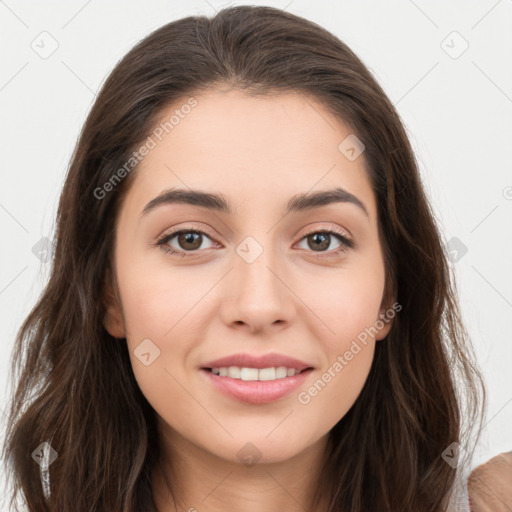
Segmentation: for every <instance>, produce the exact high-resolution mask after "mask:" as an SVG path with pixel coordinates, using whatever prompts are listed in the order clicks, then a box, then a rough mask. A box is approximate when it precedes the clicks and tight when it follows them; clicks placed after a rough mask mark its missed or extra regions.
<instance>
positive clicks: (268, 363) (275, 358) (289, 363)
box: [202, 353, 313, 371]
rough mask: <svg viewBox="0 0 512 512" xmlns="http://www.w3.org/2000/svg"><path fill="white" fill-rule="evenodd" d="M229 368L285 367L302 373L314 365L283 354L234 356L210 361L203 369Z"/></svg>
mask: <svg viewBox="0 0 512 512" xmlns="http://www.w3.org/2000/svg"><path fill="white" fill-rule="evenodd" d="M229 366H238V367H244V368H259V369H263V368H272V367H279V366H285V367H287V368H294V369H295V370H298V371H302V370H305V369H307V368H313V365H312V364H309V363H306V362H304V361H300V360H299V359H295V358H294V357H290V356H286V355H283V354H275V353H272V354H264V355H262V356H253V355H251V354H234V355H231V356H227V357H222V358H220V359H215V360H214V361H209V362H208V363H206V364H205V365H204V366H202V368H203V369H212V368H221V367H229Z"/></svg>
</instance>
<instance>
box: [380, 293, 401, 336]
mask: <svg viewBox="0 0 512 512" xmlns="http://www.w3.org/2000/svg"><path fill="white" fill-rule="evenodd" d="M401 309H402V305H401V304H399V303H398V302H394V303H393V304H392V305H390V306H389V307H387V308H381V310H380V312H379V318H378V319H377V320H376V321H375V327H376V328H377V329H378V333H377V334H376V335H375V340H382V339H384V338H385V337H386V336H387V335H388V334H389V331H390V330H391V327H392V326H393V323H394V318H395V316H396V315H397V313H398V312H399V311H400V310H401Z"/></svg>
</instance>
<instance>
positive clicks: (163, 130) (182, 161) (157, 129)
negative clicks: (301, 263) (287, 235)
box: [130, 90, 374, 210]
mask: <svg viewBox="0 0 512 512" xmlns="http://www.w3.org/2000/svg"><path fill="white" fill-rule="evenodd" d="M193 99H194V103H192V102H190V101H189V100H190V97H184V98H183V99H181V100H179V101H176V102H174V103H173V104H172V105H170V106H168V107H166V108H165V109H164V110H162V111H161V112H160V113H159V116H158V117H157V121H156V123H155V125H154V128H153V131H152V133H151V134H150V137H151V138H152V140H153V143H154V147H153V148H152V149H151V150H150V151H149V154H147V155H146V156H145V157H144V159H143V160H142V162H141V163H140V164H139V166H138V168H137V172H136V174H137V176H136V177H135V182H134V184H133V186H132V189H133V190H131V191H130V192H131V194H132V196H135V197H132V199H137V200H138V202H139V203H140V202H142V201H145V200H146V201H147V200H149V199H151V198H152V197H153V196H156V195H157V194H159V193H160V192H161V191H162V190H163V189H165V188H170V187H178V186H179V187H180V188H192V189H201V190H205V191H220V192H222V193H224V195H225V196H226V197H229V198H231V199H232V200H233V201H234V202H235V204H238V203H240V202H245V201H252V200H254V201H256V198H259V199H260V200H261V199H263V198H265V199H269V200H270V199H272V198H275V199H276V200H278V199H279V200H280V201H281V198H282V196H283V194H284V195H286V201H287V200H288V199H289V197H291V196H293V195H295V194H298V193H304V192H307V191H314V190H315V189H322V190H325V189H332V188H335V187H339V186H341V187H344V188H345V189H347V190H348V191H349V192H352V193H354V194H357V195H358V196H359V197H360V198H361V199H363V201H364V202H365V203H366V204H368V203H370V204H369V210H372V208H373V204H372V203H373V202H374V198H373V192H372V190H371V185H370V182H369V180H368V177H367V173H366V170H365V167H364V166H365V163H364V153H363V154H362V155H361V156H360V157H359V158H356V159H355V160H350V159H348V158H347V157H346V156H345V154H344V153H343V152H342V151H340V143H342V142H343V141H344V140H346V139H347V137H350V136H352V132H351V130H350V128H349V127H348V126H346V125H345V124H344V123H343V122H342V121H341V120H340V119H338V118H336V117H334V116H333V115H332V114H330V113H329V112H328V111H327V110H326V109H325V108H324V107H323V106H322V105H321V104H320V103H319V102H317V101H316V100H315V99H313V98H311V97H309V96H304V95H302V94H299V93H295V92H289V93H279V94H274V95H267V96H251V95H249V94H247V93H245V92H243V91H239V90H229V91H209V92H204V93H200V94H196V95H193ZM187 105H194V106H193V107H189V106H187ZM184 106H187V108H184ZM150 196H151V197H150ZM361 196H363V197H361Z"/></svg>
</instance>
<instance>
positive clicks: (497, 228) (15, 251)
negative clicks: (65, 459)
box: [0, 0, 512, 480]
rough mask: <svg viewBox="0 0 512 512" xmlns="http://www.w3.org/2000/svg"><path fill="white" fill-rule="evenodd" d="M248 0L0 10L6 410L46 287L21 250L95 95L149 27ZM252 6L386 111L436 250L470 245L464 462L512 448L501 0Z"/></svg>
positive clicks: (36, 227)
mask: <svg viewBox="0 0 512 512" xmlns="http://www.w3.org/2000/svg"><path fill="white" fill-rule="evenodd" d="M245 3H248V2H236V1H233V2H219V1H215V0H208V1H206V0H195V1H190V2H184V1H170V2H164V1H157V0H153V1H146V2H141V1H139V2H136V1H133V0H132V1H123V2H121V1H110V2H100V1H99V0H89V1H86V0H80V1H67V2H63V1H62V2H49V1H46V2H35V1H32V2H21V1H17V0H5V1H0V53H1V59H2V60H1V63H2V65H1V68H0V109H1V118H0V119H1V121H0V130H1V131H0V140H1V141H2V152H1V156H2V159H1V162H0V169H1V171H0V180H1V181H0V227H1V237H2V249H1V258H2V260H1V265H0V311H1V322H0V342H1V346H2V347H3V349H2V354H1V356H0V373H1V378H2V379H3V380H2V381H1V385H2V391H1V392H0V407H1V408H5V403H6V399H7V391H6V386H7V369H8V366H9V356H10V351H11V348H12V343H13V339H14V336H15V334H16V331H17V329H18V328H19V326H20V325H21V322H22V320H23V318H24V317H25V316H26V314H27V313H28V312H29V310H30V308H31V307H32V306H33V304H34V303H35V300H36V298H37V296H38V294H39V293H40V291H41V290H42V287H43V284H44V283H45V280H46V279H47V277H48V269H49V263H44V261H42V260H41V259H39V258H38V257H36V255H35V254H34V253H33V251H32V248H33V247H34V245H36V244H37V243H38V242H39V241H40V240H41V238H43V237H48V238H49V239H51V238H52V236H53V229H54V217H55V213H56V208H57V200H58V197H59V194H60V190H61V187H62V184H63V177H64V174H65V171H66V168H67V165H68V162H69V159H70V156H71V153H72V150H73V147H74V144H75V142H76V140H77V137H78V134H79V131H80V129H81V127H82V124H83V122H84V120H85V117H86V114H87V113H88V111H89V109H90V107H91V105H92V103H93V100H94V97H95V93H96V92H97V91H98V89H99V87H100V85H101V84H102V82H103V80H104V79H105V77H106V76H107V75H108V73H109V72H110V71H111V70H112V68H113V67H114V65H115V64H116V62H117V61H118V60H119V59H120V58H121V57H122V56H123V55H124V54H125V53H126V52H127V51H128V50H129V49H130V48H131V47H132V46H133V45H134V44H135V43H136V42H137V41H139V40H140V39H141V38H143V37H144V36H146V35H147V34H149V33H150V32H151V31H153V30H154V29H156V28H158V27H160V26H162V25H164V24H166V23H168V22H169V21H172V20H175V19H177V18H181V17H184V16H188V15H194V14H206V15H212V14H214V13H215V11H216V10H219V9H220V8H222V7H225V6H228V5H235V4H239V5H243V4H245ZM253 3H255V4H261V5H272V6H275V7H279V8H283V9H286V10H288V11H289V12H292V13H294V14H298V15H300V16H303V17H306V18H308V19H310V20H312V21H315V22H317V23H318V24H320V25H322V26H323V27H325V28H327V29H328V30H330V31H332V32H333V33H334V34H336V35H337V36H338V37H340V38H341V39H342V40H343V41H345V42H346V43H347V44H348V45H349V46H350V47H351V48H352V49H353V50H354V51H355V52H356V53H357V54H358V55H359V57H360V58H361V59H362V60H363V61H364V62H365V63H366V65H367V66H368V67H369V68H370V70H371V71H372V72H373V73H374V75H375V76H376V78H377V79H378V80H379V82H380V83H381V85H382V86H383V88H384V90H385V91H386V93H387V94H388V95H389V97H390V98H391V100H392V101H393V103H394V104H395V105H396V107H397V109H398V111H399V113H400V115H401V116H402V119H403V121H404V123H405V125H406V128H407V130H408V133H409V136H410V138H411V141H412V144H413V147H414V148H415V150H416V153H417V157H418V160H419V163H420V167H421V171H422V175H423V178H424V181H425V185H426V187H427V191H428V193H429V195H430V197H431V199H432V201H433V205H434V208H435V211H436V213H437V216H438V218H439V221H440V223H441V226H442V229H443V232H444V236H445V239H446V241H448V240H452V239H453V237H455V238H456V239H457V240H456V241H455V242H454V241H453V240H452V242H451V244H452V245H453V244H455V245H453V247H456V246H458V247H459V248H460V247H463V246H465V247H466V248H467V253H465V254H464V253H463V252H464V251H462V252H461V251H459V253H458V255H455V253H454V258H455V259H457V260H458V261H456V262H453V267H454V269H455V272H456V276H457V279H458V285H459V294H460V298H461V303H462V308H463V314H464V319H465V321H466V323H467V326H468V329H469V331H470V334H471V336H472V339H473V342H474V344H475V347H476V351H477V356H478V359H479V362H480V364H481V367H482V369H483V372H484V375H485V378H486V382H487V388H488V391H489V407H488V413H487V420H486V421H487V426H486V432H485V435H484V437H483V439H482V442H481V443H480V446H479V448H478V450H477V453H476V455H475V458H474V460H473V466H476V465H477V464H479V463H481V462H483V461H485V460H487V459H489V458H490V457H491V456H493V455H495V454H497V453H500V452H503V451H510V450H512V434H511V432H512V429H511V428H510V425H511V424H512V368H511V363H512V343H511V341H512V340H511V335H510V326H511V318H512V272H511V262H512V230H511V225H512V222H511V221H512V159H511V152H512V150H511V147H512V143H511V141H512V66H511V62H512V30H511V27H512V0H500V1H496V0H485V1H479V2H477V1H452V2H450V3H447V2H427V1H420V0H415V1H413V0H400V1H398V0H394V1H387V2H382V1H378V0H373V1H367V2H358V1H355V0H350V1H342V2H334V1H327V0H316V1H315V2H306V1H305V0H292V1H290V0H279V1H266V2H253ZM43 32H47V33H48V34H50V35H48V34H42V35H41V33H43ZM454 32H456V33H454ZM53 40H54V41H53ZM57 44H58V48H57V49H56V51H55V52H54V53H53V54H51V55H50V56H48V55H46V54H44V52H49V51H50V50H52V45H57ZM466 45H469V46H468V47H467V49H466V50H465V51H463V50H464V49H465V47H466ZM38 52H39V53H38ZM42 57H47V58H42ZM457 244H458V245H457ZM462 244H463V245H462ZM461 256H462V257H461ZM0 416H1V418H2V421H3V422H5V418H4V416H3V415H2V414H0ZM2 432H3V428H2ZM34 448H35V447H34ZM2 480H3V478H2Z"/></svg>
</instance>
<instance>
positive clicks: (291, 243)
mask: <svg viewBox="0 0 512 512" xmlns="http://www.w3.org/2000/svg"><path fill="white" fill-rule="evenodd" d="M195 100H196V101H197V103H194V102H191V103H187V99H185V100H183V102H182V103H176V104H174V105H173V106H172V107H170V108H168V109H167V110H166V111H165V112H163V113H162V116H161V120H162V123H165V122H166V121H169V119H170V118H171V116H172V115H174V118H173V121H172V122H171V124H167V125H166V128H165V129H162V127H161V126H160V128H159V127H158V126H157V127H155V131H154V132H153V133H152V134H151V140H152V142H150V140H149V139H148V141H147V147H148V148H149V149H148V154H147V155H146V156H145V157H144V158H143V160H142V162H141V163H140V165H139V168H138V169H137V171H133V172H136V173H137V174H136V176H135V180H134V182H133V184H132V186H131V188H130V189H129V192H128V194H127V196H126V197H125V200H124V202H123V204H122V207H121V210H120V212H119V214H118V219H117V221H118V222H117V227H116V240H115V273H116V278H117V283H118V294H119V299H120V300H119V307H117V305H116V303H112V304H110V306H109V307H108V312H107V316H106V319H105V325H106V327H107V329H108V330H109V332H110V333H111V334H113V335H114V336H116V337H126V340H127V343H128V347H129V352H130V358H131V363H132V366H133V372H134V374H135V377H136V379H137V382H138V384H139V386H140V389H141V390H142V392H143V394H144V395H145V396H146V398H147V400H148V401H149V403H150V404H151V405H152V407H153V408H154V410H155V411H156V413H157V415H158V419H159V425H160V428H161V429H163V434H164V435H165V436H166V437H167V439H169V440H171V442H179V443H182V444H183V443H184V444H188V445H189V446H191V445H193V446H194V448H199V449H200V450H204V451H206V452H208V453H209V454H210V455H215V456H218V457H221V458H223V459H225V460H229V461H233V462H244V461H247V460H249V459H251V460H253V461H254V462H256V461H258V460H259V461H260V462H276V461H281V460H285V459H288V458H290V457H292V456H294V455H297V454H299V453H301V452H302V451H304V450H305V449H307V448H308V447H311V446H312V445H313V444H314V443H316V442H317V441H321V440H322V438H324V439H325V436H326V434H327V433H328V432H329V430H330V429H331V428H332V427H333V426H334V425H335V424H336V423H337V422H338V421H339V420H340V419H341V418H342V417H343V416H344V415H345V414H346V413H347V411H348V410H349V409H350V407H351V406H352V405H353V403H354V401H355V400H356V398H357V396H358V395H359V393H360V391H361V389H362V387H363V384H364V382H365V380H366V378H367V376H368V372H369V370H370V366H371V363H372V358H373V355H374V346H375V342H376V341H377V340H379V339H382V338H383V337H384V336H386V334H387V332H388V331H389V327H390V325H391V322H390V321H388V320H386V321H383V316H379V315H380V314H381V313H384V314H385V311H384V310H381V309H380V306H381V300H382V297H383V291H384V263H383V256H382V251H381V246H380V243H379V238H378V230H377V212H376V201H375V197H374V193H373V191H372V188H371V185H370V182H369V179H368V176H367V173H366V171H365V169H364V167H363V165H364V164H363V158H364V152H363V153H362V154H361V155H360V156H359V157H358V156H357V155H358V153H359V152H360V150H361V149H363V148H362V147H361V146H358V145H357V143H355V142H354V139H353V136H351V132H350V130H348V129H346V128H345V127H344V126H342V125H341V124H340V123H339V122H337V120H336V119H335V118H334V117H332V116H331V115H330V114H329V113H328V112H327V111H326V110H325V109H324V108H322V107H321V106H320V105H319V104H318V103H317V102H315V101H314V100H312V99H310V98H307V99H306V98H305V97H304V96H301V95H299V94H293V93H286V94H279V95H274V96H268V97H258V98H255V97H251V96H248V95H246V94H245V93H243V92H240V91H237V90H233V91H229V92H209V93H204V94H201V95H198V96H196V97H195ZM183 105H195V106H193V107H190V108H188V107H183ZM176 110H178V112H177V113H176V112H175V111H176ZM176 120H178V121H176ZM170 127H171V128H172V129H171V128H170ZM349 136H350V137H349ZM347 137H349V139H347V140H345V139H346V138H347ZM356 142H357V141H356ZM340 144H341V146H340ZM152 146H154V147H152ZM335 189H338V191H339V194H338V195H337V199H336V200H332V201H331V200H325V201H321V200H320V201H316V202H315V201H312V202H310V201H308V198H312V197H314V196H315V195H316V194H319V193H325V192H327V191H333V190H335ZM178 190H180V191H183V193H182V195H181V196H173V195H172V194H173V193H174V194H176V192H177V191H178ZM192 191H194V192H196V193H201V194H212V195H215V196H218V199H211V198H210V199H208V198H206V199H203V200H201V201H199V200H195V201H194V200H193V198H191V197H189V199H187V196H186V195H185V194H191V193H192ZM166 193H168V194H169V195H168V196H166V195H165V194H166ZM303 194H306V198H305V199H301V200H300V201H297V199H298V197H299V196H301V195H303ZM173 197H174V199H173ZM197 197H199V196H197ZM330 197H331V199H332V198H334V197H335V196H334V194H333V195H331V196H330ZM156 198H160V199H158V200H156ZM180 198H181V199H180ZM196 199H197V198H196ZM200 203H201V204H200ZM148 205H149V206H148ZM289 206H290V209H289V210H288V207H289ZM326 230H335V231H336V232H337V233H339V235H336V234H333V235H329V234H324V233H325V231H326ZM178 231H180V232H182V233H181V234H176V233H177V232H178ZM198 232H201V233H200V234H197V233H198ZM338 236H341V238H338ZM159 241H160V242H161V243H160V244H159ZM170 251H172V252H170ZM262 356H269V358H268V359H264V360H259V361H258V358H260V357H262ZM274 356H275V358H274V359H273V357H274ZM231 357H234V358H235V359H234V360H232V361H224V362H220V363H213V362H214V361H215V360H218V359H224V358H231ZM237 357H240V358H241V359H236V358H237ZM244 357H245V359H244ZM251 357H252V358H253V359H251ZM279 358H281V359H279ZM286 358H293V360H291V359H289V360H286ZM212 367H216V368H218V370H214V371H215V373H219V375H216V374H215V373H214V372H212V371H211V370H209V369H207V368H212ZM283 367H284V368H285V370H283V369H282V368H283ZM227 368H230V369H227ZM258 368H259V369H261V370H263V369H264V368H266V369H265V370H263V371H261V372H260V371H259V369H258ZM272 368H279V369H277V370H274V369H272ZM303 368H306V370H305V371H303V372H301V373H300V374H297V375H295V376H293V377H292V376H288V375H291V373H296V372H298V371H299V370H301V369H303ZM308 368H309V369H308ZM226 373H227V375H226ZM283 375H286V377H284V376H283ZM246 379H249V380H246ZM252 379H257V380H252ZM266 379H269V380H266Z"/></svg>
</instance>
